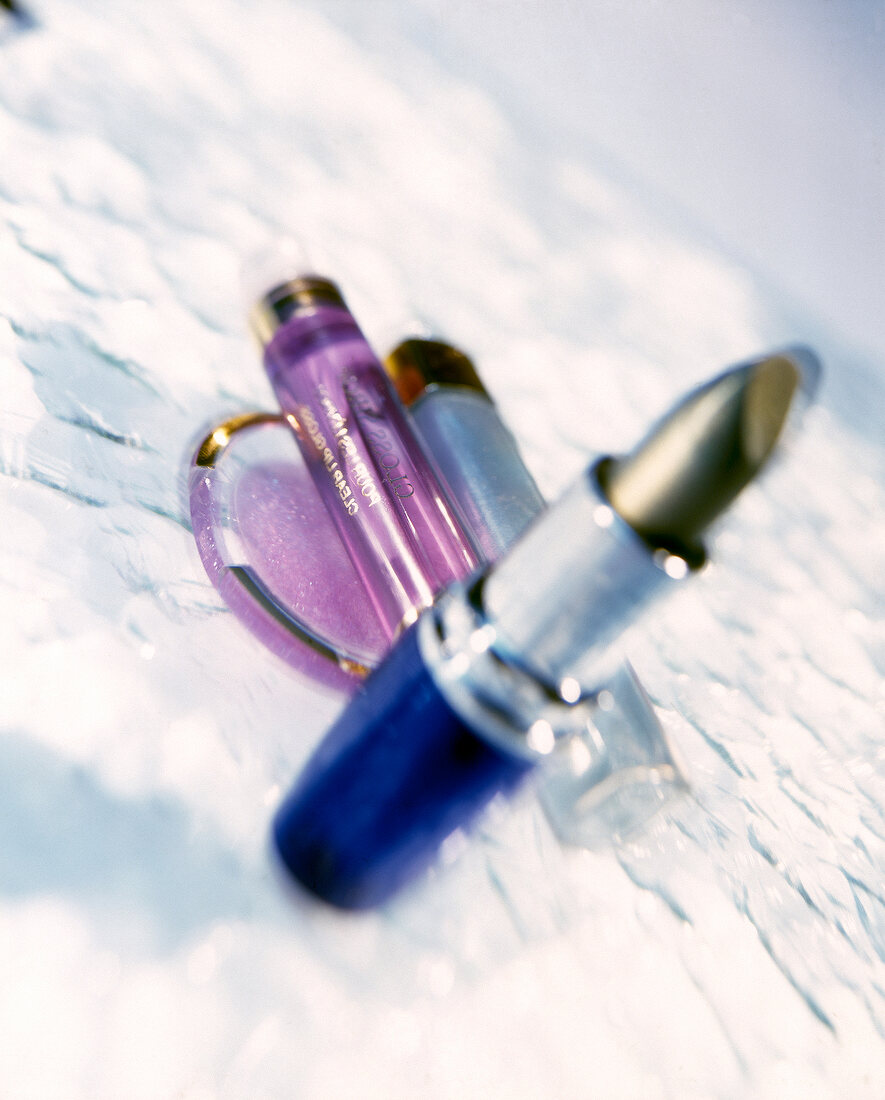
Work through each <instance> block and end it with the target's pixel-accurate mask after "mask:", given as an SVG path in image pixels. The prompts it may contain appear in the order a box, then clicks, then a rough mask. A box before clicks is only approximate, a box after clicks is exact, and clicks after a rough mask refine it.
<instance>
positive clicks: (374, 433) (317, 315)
mask: <svg viewBox="0 0 885 1100" xmlns="http://www.w3.org/2000/svg"><path fill="white" fill-rule="evenodd" d="M251 322H252V328H253V331H254V332H255V334H256V336H257V337H258V339H259V340H260V342H261V344H262V346H263V348H264V365H265V368H266V370H267V374H268V377H269V378H270V381H271V385H272V386H273V388H274V392H275V393H276V396H277V399H278V400H279V402H280V406H281V408H282V410H283V412H284V413H285V414H286V416H287V419H288V420H289V423H290V425H291V427H292V428H293V430H294V432H295V436H296V438H297V440H298V444H299V447H300V449H301V452H302V455H303V457H304V461H305V464H306V465H307V468H308V470H309V472H310V474H311V476H312V478H313V481H314V484H315V485H316V487H317V490H318V492H319V494H320V496H321V498H322V499H323V501H324V503H325V504H326V507H327V509H328V511H329V514H330V516H331V517H332V520H333V522H334V524H335V527H336V529H337V531H338V534H339V537H340V539H341V541H342V542H343V544H344V546H345V547H346V549H347V552H348V554H349V555H350V559H351V561H352V562H353V565H354V568H355V569H356V571H357V573H358V575H359V576H360V579H361V580H362V583H363V585H364V586H365V589H366V592H367V593H368V595H369V598H370V599H371V601H372V604H373V606H374V608H375V611H376V612H377V615H378V617H379V619H380V621H381V623H382V626H383V628H384V630H385V631H386V633H387V635H388V637H391V638H393V637H395V636H396V635H397V633H398V632H399V631H400V630H401V629H403V627H404V626H406V625H408V624H409V623H411V622H414V620H415V618H416V617H417V615H418V612H419V610H420V609H421V608H424V607H428V606H429V605H430V604H431V603H432V601H433V597H434V595H435V594H436V593H437V592H438V591H440V590H441V589H443V588H444V587H445V586H446V585H447V584H449V583H451V582H452V581H454V580H458V579H460V578H462V577H464V576H466V575H467V574H468V573H470V572H471V571H472V570H473V568H474V567H475V566H476V564H477V555H476V553H475V551H474V549H473V547H472V546H471V543H470V539H469V537H468V536H467V534H466V533H465V531H464V530H463V528H462V526H461V524H460V523H459V521H458V519H457V517H456V516H455V513H454V511H453V509H452V508H451V506H450V505H449V503H448V501H447V500H446V497H445V494H444V492H443V490H442V487H441V486H440V484H439V481H438V479H437V478H436V476H435V474H434V472H433V470H432V468H431V466H430V464H429V463H428V461H427V458H426V457H425V455H424V452H423V451H422V449H421V446H420V444H419V443H418V441H417V439H416V437H415V435H414V432H413V430H412V428H411V426H410V425H409V423H408V421H407V419H406V416H405V413H404V411H403V409H402V407H401V406H400V404H399V402H398V401H397V399H396V397H395V395H394V393H393V389H392V387H391V383H390V380H389V379H388V377H387V375H386V374H385V373H384V371H383V369H382V367H381V365H380V363H379V362H378V360H377V359H376V357H375V355H374V353H373V352H372V350H371V348H370V347H369V345H368V343H367V341H366V339H365V337H364V336H363V334H362V332H361V331H360V329H359V327H358V326H357V323H356V320H355V319H354V317H353V315H352V314H351V312H350V310H349V309H348V308H347V305H346V303H345V301H344V299H343V297H342V295H341V292H340V290H339V289H338V287H337V286H336V285H335V284H334V283H333V282H331V281H330V280H328V279H326V278H323V277H321V276H318V275H313V274H307V275H299V276H298V277H296V278H293V279H290V280H288V281H287V282H284V283H281V284H279V285H277V286H275V287H274V288H273V289H272V290H270V291H269V292H268V293H267V294H265V295H264V296H263V297H262V298H261V299H260V301H259V302H258V304H257V305H256V307H255V309H254V310H253V313H252V317H251Z"/></svg>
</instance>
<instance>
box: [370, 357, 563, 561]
mask: <svg viewBox="0 0 885 1100" xmlns="http://www.w3.org/2000/svg"><path fill="white" fill-rule="evenodd" d="M384 366H385V368H386V370H387V373H388V374H389V375H390V377H391V378H392V379H393V383H394V386H395V387H396V391H397V393H398V394H399V398H400V400H401V401H402V403H403V404H404V405H405V406H406V407H407V408H408V410H409V414H410V415H411V417H412V420H413V422H414V424H415V426H416V428H417V429H418V434H419V435H420V437H421V440H422V442H423V443H424V446H425V450H426V451H427V453H428V454H429V455H430V456H431V457H432V458H433V462H434V466H435V468H436V470H437V473H438V474H439V476H440V480H441V481H442V483H443V485H444V486H445V489H446V492H447V493H448V496H449V499H450V500H451V501H453V502H454V504H455V505H456V507H457V508H458V509H459V512H460V515H461V517H462V520H463V522H464V525H465V527H466V528H467V530H468V531H469V532H470V534H471V536H472V537H473V540H474V542H475V544H476V546H477V548H478V549H479V551H480V552H481V554H482V556H483V559H484V560H485V561H486V562H492V561H497V559H498V558H500V557H501V555H502V554H503V553H504V552H505V551H506V550H509V548H510V547H511V546H512V545H513V543H514V542H515V541H516V540H517V538H518V537H519V536H520V535H521V534H522V533H523V531H524V530H525V529H526V527H528V525H529V524H530V523H531V521H532V520H533V519H535V517H536V516H538V515H540V513H541V512H542V511H543V510H544V498H543V497H542V496H541V493H540V491H539V489H538V486H537V485H536V484H535V481H534V478H533V477H532V475H531V474H530V473H529V471H528V470H527V469H526V466H525V463H524V462H523V461H522V456H521V455H520V453H519V448H518V447H517V445H516V440H515V439H514V438H513V436H512V434H511V433H510V431H509V429H508V428H507V426H506V424H505V423H504V421H503V420H502V419H501V417H500V415H499V413H498V410H497V408H496V407H495V404H494V402H493V401H492V399H491V397H490V395H489V393H488V391H487V390H486V388H485V386H484V385H483V384H482V380H481V379H480V377H479V375H478V374H477V373H476V369H475V367H474V366H473V363H472V362H471V361H470V359H468V358H467V356H466V355H464V354H463V352H460V351H458V349H457V348H454V347H452V346H451V345H450V344H447V343H445V342H443V341H442V340H435V339H425V338H418V337H413V338H411V339H408V340H403V341H402V342H401V343H400V344H398V345H397V346H396V347H395V348H394V349H393V351H391V352H390V354H389V355H388V356H387V357H386V359H385V360H384Z"/></svg>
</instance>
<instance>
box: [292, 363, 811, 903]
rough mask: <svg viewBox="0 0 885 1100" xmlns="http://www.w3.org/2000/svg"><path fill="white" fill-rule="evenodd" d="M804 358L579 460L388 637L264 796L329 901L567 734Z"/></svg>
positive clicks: (801, 375) (416, 858) (346, 899)
mask: <svg viewBox="0 0 885 1100" xmlns="http://www.w3.org/2000/svg"><path fill="white" fill-rule="evenodd" d="M819 370H820V366H819V363H818V361H817V359H816V357H815V356H814V354H813V353H812V352H810V351H808V350H807V349H804V348H798V347H797V348H789V349H786V350H785V351H782V352H778V353H775V354H773V355H768V356H764V357H762V358H759V359H754V360H752V361H750V362H748V363H744V364H741V365H740V366H737V367H734V368H732V369H730V370H728V371H726V372H725V373H723V374H721V375H719V376H718V377H717V378H715V379H713V380H712V381H711V382H709V383H707V384H706V385H705V386H702V387H700V388H699V389H696V390H694V391H693V392H692V393H690V394H689V395H688V396H687V397H686V398H685V399H684V400H683V401H682V402H681V403H680V404H679V405H678V406H676V408H674V409H673V410H671V411H670V412H669V413H668V414H667V415H666V416H664V418H663V419H662V420H660V421H659V422H658V423H657V424H656V425H655V426H654V427H653V428H652V430H651V431H650V432H649V434H648V435H647V436H646V437H645V439H643V440H642V442H641V443H639V444H638V446H637V447H636V448H634V450H633V451H632V452H631V453H630V454H628V455H626V456H621V457H609V458H605V459H603V460H602V461H600V462H597V463H595V464H594V465H593V466H591V467H590V468H589V469H588V470H587V471H585V473H584V474H583V475H582V476H581V477H580V478H579V479H578V480H577V481H576V482H575V484H573V485H572V487H571V488H570V489H569V490H568V491H567V492H566V494H565V495H564V496H563V497H562V498H561V499H560V500H559V501H558V502H557V503H556V504H555V505H554V506H552V507H551V508H550V509H549V510H548V511H547V512H545V513H544V514H543V515H542V516H541V517H540V518H539V519H538V520H537V521H536V522H535V523H534V524H533V525H532V526H530V527H529V529H528V531H527V532H526V533H525V534H524V536H523V537H522V538H521V539H520V540H519V541H518V542H517V544H516V545H515V546H514V547H513V549H512V550H511V551H510V552H509V554H507V556H506V557H505V558H504V559H503V560H502V561H501V562H500V563H499V564H497V565H494V566H491V567H488V568H487V569H485V570H484V571H481V572H480V573H479V574H478V576H475V577H474V578H472V579H471V580H470V581H469V582H468V583H466V584H465V583H456V584H454V585H452V586H450V587H449V588H448V589H447V590H446V592H444V593H443V595H442V596H441V597H440V598H439V600H438V601H437V603H436V604H435V605H434V606H433V607H432V608H431V609H429V610H427V611H425V612H424V613H423V614H422V615H421V616H420V618H419V620H418V622H417V623H416V624H415V625H414V626H413V627H411V628H410V629H409V630H407V631H406V633H405V634H404V635H403V636H402V638H401V639H400V640H399V642H398V643H397V644H396V645H395V646H394V648H393V650H392V651H391V653H390V654H389V655H388V657H387V658H386V659H385V661H384V662H383V663H382V665H381V666H380V667H379V668H378V669H377V670H376V671H375V672H374V673H373V674H372V676H371V677H370V678H369V679H368V680H367V681H366V683H365V685H364V687H363V689H362V690H361V691H360V693H359V694H358V695H357V696H356V697H355V698H354V699H353V701H352V702H351V703H350V705H349V706H348V707H347V709H346V710H345V711H344V712H343V714H342V715H341V717H340V718H339V719H338V721H337V722H336V723H335V725H334V726H333V727H332V729H331V730H330V731H329V733H328V734H327V736H326V737H325V739H324V740H323V741H322V743H321V744H320V746H319V748H318V749H317V751H316V752H315V754H314V756H313V757H312V758H311V760H310V761H309V762H308V764H307V766H306V768H305V769H304V772H303V773H302V775H301V777H300V779H299V781H298V782H297V784H296V786H295V788H294V789H293V791H292V792H291V793H290V795H289V796H288V797H287V798H286V799H285V800H284V802H283V804H282V806H281V807H280V809H279V811H278V812H277V814H276V817H275V820H274V825H273V837H274V842H275V846H276V850H277V852H278V854H279V856H280V858H281V860H282V862H283V864H284V865H285V866H286V867H287V868H288V870H289V872H290V873H291V874H292V876H293V877H294V878H295V879H296V880H297V881H298V882H299V883H300V884H301V885H302V886H304V887H305V888H306V889H308V890H309V891H310V892H312V893H313V894H314V895H316V896H317V897H319V898H321V899H323V900H324V901H326V902H329V903H330V904H333V905H336V906H339V907H342V908H348V909H361V908H368V907H371V906H375V905H378V904H382V903H383V902H385V901H387V900H388V899H389V898H391V897H392V896H394V895H395V894H396V892H397V891H398V890H400V889H402V888H403V887H404V886H406V885H407V884H408V883H409V882H411V881H412V880H414V879H415V878H416V877H417V876H419V875H420V874H421V873H422V872H423V871H424V870H426V869H427V868H428V867H429V866H430V865H431V864H432V863H433V861H434V859H435V856H436V853H437V851H438V849H439V846H440V845H441V844H442V842H443V841H444V840H445V839H446V837H448V836H449V835H450V834H452V833H453V832H455V831H456V830H463V829H465V828H467V827H469V825H470V824H471V822H472V821H474V820H475V819H476V817H477V816H478V815H479V814H480V812H481V811H482V810H483V808H484V807H485V806H486V805H487V804H488V803H489V802H490V801H491V799H492V798H494V797H495V796H496V795H499V794H507V793H509V792H511V791H513V790H514V789H515V788H516V787H517V786H518V785H519V784H520V783H522V782H523V781H524V780H525V779H526V777H527V776H528V775H530V774H531V773H532V772H533V770H534V769H535V768H536V767H537V765H539V764H540V763H542V762H544V761H545V760H549V759H550V758H551V756H552V755H553V754H554V753H555V752H557V751H558V750H559V749H561V748H562V747H563V746H567V745H568V744H569V743H570V742H571V743H574V741H575V739H577V738H580V737H581V736H582V735H583V733H584V731H585V730H586V728H587V726H588V724H591V723H592V722H593V720H594V713H595V711H596V709H597V707H598V706H599V704H600V702H601V695H602V693H603V691H604V685H605V684H606V683H607V682H609V681H610V679H611V677H612V674H613V672H614V670H615V668H616V667H617V664H618V663H619V661H620V656H619V654H618V653H617V649H616V643H617V642H618V641H619V639H620V638H621V637H622V636H623V635H624V633H625V631H626V630H627V629H628V628H629V627H631V626H632V625H633V624H634V623H636V622H637V620H639V619H640V618H641V617H642V616H643V615H644V614H646V613H647V612H648V610H649V608H650V607H651V606H652V605H653V604H654V602H655V600H657V599H658V598H660V597H661V596H662V595H664V594H665V592H666V591H667V590H668V589H672V588H674V587H675V586H676V585H677V584H678V583H679V582H680V581H682V580H683V579H684V578H686V577H687V576H689V575H690V574H692V573H694V572H696V571H697V570H698V569H700V568H701V567H702V565H703V564H704V562H705V561H706V558H707V552H706V547H705V544H704V535H705V533H706V532H707V531H708V530H709V528H710V527H711V526H712V525H714V524H715V523H716V521H717V520H718V519H719V517H720V516H721V515H722V513H723V512H724V511H725V510H727V508H728V507H729V505H730V504H731V502H732V501H733V500H734V498H735V497H736V496H737V495H738V493H739V492H740V491H741V490H742V489H743V488H744V487H745V486H746V485H747V484H748V483H749V482H750V481H752V480H753V479H755V477H756V476H757V475H758V474H759V472H760V471H761V469H762V468H763V467H764V466H765V465H766V463H767V462H768V460H769V458H770V456H771V454H772V452H773V451H774V450H775V448H776V445H777V442H778V440H779V439H780V437H781V435H782V433H783V429H784V425H785V423H786V421H787V418H788V414H789V413H790V412H791V410H792V409H793V408H794V407H795V406H797V405H799V404H801V401H800V398H802V396H803V395H807V394H808V393H809V392H810V391H811V390H812V389H813V387H814V385H815V384H816V381H817V377H818V374H819Z"/></svg>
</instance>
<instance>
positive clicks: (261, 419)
mask: <svg viewBox="0 0 885 1100" xmlns="http://www.w3.org/2000/svg"><path fill="white" fill-rule="evenodd" d="M282 419H284V418H283V417H281V416H280V415H279V414H277V413H241V414H240V415H239V416H232V417H231V418H230V420H225V421H224V423H223V424H219V425H218V427H217V428H213V429H212V431H211V432H210V433H209V434H208V435H207V436H206V438H205V439H204V440H203V442H202V443H201V444H200V446H199V448H198V450H197V457H196V459H195V461H196V464H197V466H203V467H212V466H214V465H215V463H216V462H217V461H218V457H219V455H220V454H221V453H222V451H223V450H224V448H225V447H226V446H227V445H228V443H230V441H231V437H232V436H233V435H235V434H236V433H237V432H238V431H240V430H242V429H243V428H252V427H255V426H256V425H258V424H272V423H277V422H279V421H280V420H282Z"/></svg>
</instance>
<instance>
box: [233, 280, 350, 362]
mask: <svg viewBox="0 0 885 1100" xmlns="http://www.w3.org/2000/svg"><path fill="white" fill-rule="evenodd" d="M321 305H322V306H328V305H333V306H340V307H341V308H342V309H346V308H347V304H346V302H345V301H344V298H343V296H342V294H341V291H340V290H339V289H338V287H337V286H336V284H335V283H333V282H332V281H331V280H330V279H325V278H323V277H322V276H320V275H298V276H297V277H296V278H294V279H289V280H288V281H286V282H284V283H280V284H278V285H277V286H275V287H274V288H273V289H272V290H269V291H268V292H267V293H266V294H264V295H262V296H261V298H259V300H258V301H257V302H256V304H255V306H254V307H253V309H252V312H251V314H250V315H249V325H250V327H251V329H252V331H253V333H254V334H255V336H256V337H257V338H258V340H259V341H260V343H261V344H263V345H265V346H266V345H267V344H269V343H270V341H271V340H272V339H273V337H274V334H275V333H276V331H277V330H278V329H279V328H281V327H282V326H283V325H284V324H286V322H287V321H289V320H291V319H292V317H294V316H295V314H296V313H304V312H306V311H307V310H310V309H315V308H316V307H317V306H321Z"/></svg>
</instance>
